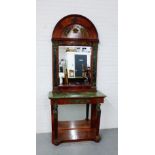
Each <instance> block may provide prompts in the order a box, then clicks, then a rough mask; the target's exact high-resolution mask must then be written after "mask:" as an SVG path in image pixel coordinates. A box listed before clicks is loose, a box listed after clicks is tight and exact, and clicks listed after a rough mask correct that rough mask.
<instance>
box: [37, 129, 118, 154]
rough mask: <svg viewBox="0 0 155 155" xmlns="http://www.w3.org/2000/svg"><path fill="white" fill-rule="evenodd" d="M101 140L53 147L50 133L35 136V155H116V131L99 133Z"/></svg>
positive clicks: (107, 130) (110, 130) (106, 130)
mask: <svg viewBox="0 0 155 155" xmlns="http://www.w3.org/2000/svg"><path fill="white" fill-rule="evenodd" d="M100 134H101V137H102V140H101V141H100V142H99V143H95V142H93V141H90V142H89V141H87V142H74V143H62V144H60V145H58V146H55V145H53V144H52V143H51V133H41V134H37V136H36V152H37V154H36V155H117V154H118V129H105V130H101V131H100Z"/></svg>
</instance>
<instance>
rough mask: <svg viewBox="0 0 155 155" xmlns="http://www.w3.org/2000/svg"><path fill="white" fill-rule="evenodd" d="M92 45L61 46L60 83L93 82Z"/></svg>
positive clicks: (83, 83) (85, 83)
mask: <svg viewBox="0 0 155 155" xmlns="http://www.w3.org/2000/svg"><path fill="white" fill-rule="evenodd" d="M91 51H92V47H90V46H59V84H60V85H89V84H90V82H91Z"/></svg>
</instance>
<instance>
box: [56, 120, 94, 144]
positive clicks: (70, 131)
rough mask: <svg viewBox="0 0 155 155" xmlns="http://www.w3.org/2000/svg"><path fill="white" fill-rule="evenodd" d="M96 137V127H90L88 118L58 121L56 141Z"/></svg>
mask: <svg viewBox="0 0 155 155" xmlns="http://www.w3.org/2000/svg"><path fill="white" fill-rule="evenodd" d="M83 140H94V141H97V139H96V129H93V128H91V124H90V120H88V121H87V120H81V121H59V122H58V143H61V142H72V141H83Z"/></svg>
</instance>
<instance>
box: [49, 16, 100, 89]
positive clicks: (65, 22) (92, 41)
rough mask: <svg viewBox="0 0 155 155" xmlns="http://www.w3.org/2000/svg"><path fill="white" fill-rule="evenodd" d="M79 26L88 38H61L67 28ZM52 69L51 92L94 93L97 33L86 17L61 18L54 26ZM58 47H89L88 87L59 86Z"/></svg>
mask: <svg viewBox="0 0 155 155" xmlns="http://www.w3.org/2000/svg"><path fill="white" fill-rule="evenodd" d="M74 24H79V25H82V26H83V27H85V29H86V30H87V31H88V34H89V36H88V37H84V38H66V37H64V36H63V33H64V30H65V28H66V27H67V26H70V25H74ZM51 41H52V51H53V52H52V53H53V55H52V58H53V59H52V60H53V64H52V69H53V91H68V90H69V91H88V90H89V91H96V70H97V49H98V43H99V39H98V33H97V30H96V28H95V26H94V24H93V23H92V22H91V21H90V20H89V19H88V18H86V17H84V16H81V15H77V14H73V15H69V16H66V17H64V18H62V19H61V20H60V21H59V22H58V23H57V24H56V26H55V28H54V31H53V34H52V39H51ZM59 46H91V47H92V53H91V77H92V78H91V84H90V85H86V86H84V85H68V86H66V85H64V86H59V83H58V81H59V75H58V70H59V65H58V58H59Z"/></svg>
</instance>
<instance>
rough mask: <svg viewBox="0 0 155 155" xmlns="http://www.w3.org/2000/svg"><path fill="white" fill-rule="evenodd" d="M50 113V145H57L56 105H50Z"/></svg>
mask: <svg viewBox="0 0 155 155" xmlns="http://www.w3.org/2000/svg"><path fill="white" fill-rule="evenodd" d="M51 108H52V109H51V111H52V143H53V144H55V145H57V144H58V105H57V104H56V103H54V104H52V105H51Z"/></svg>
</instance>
